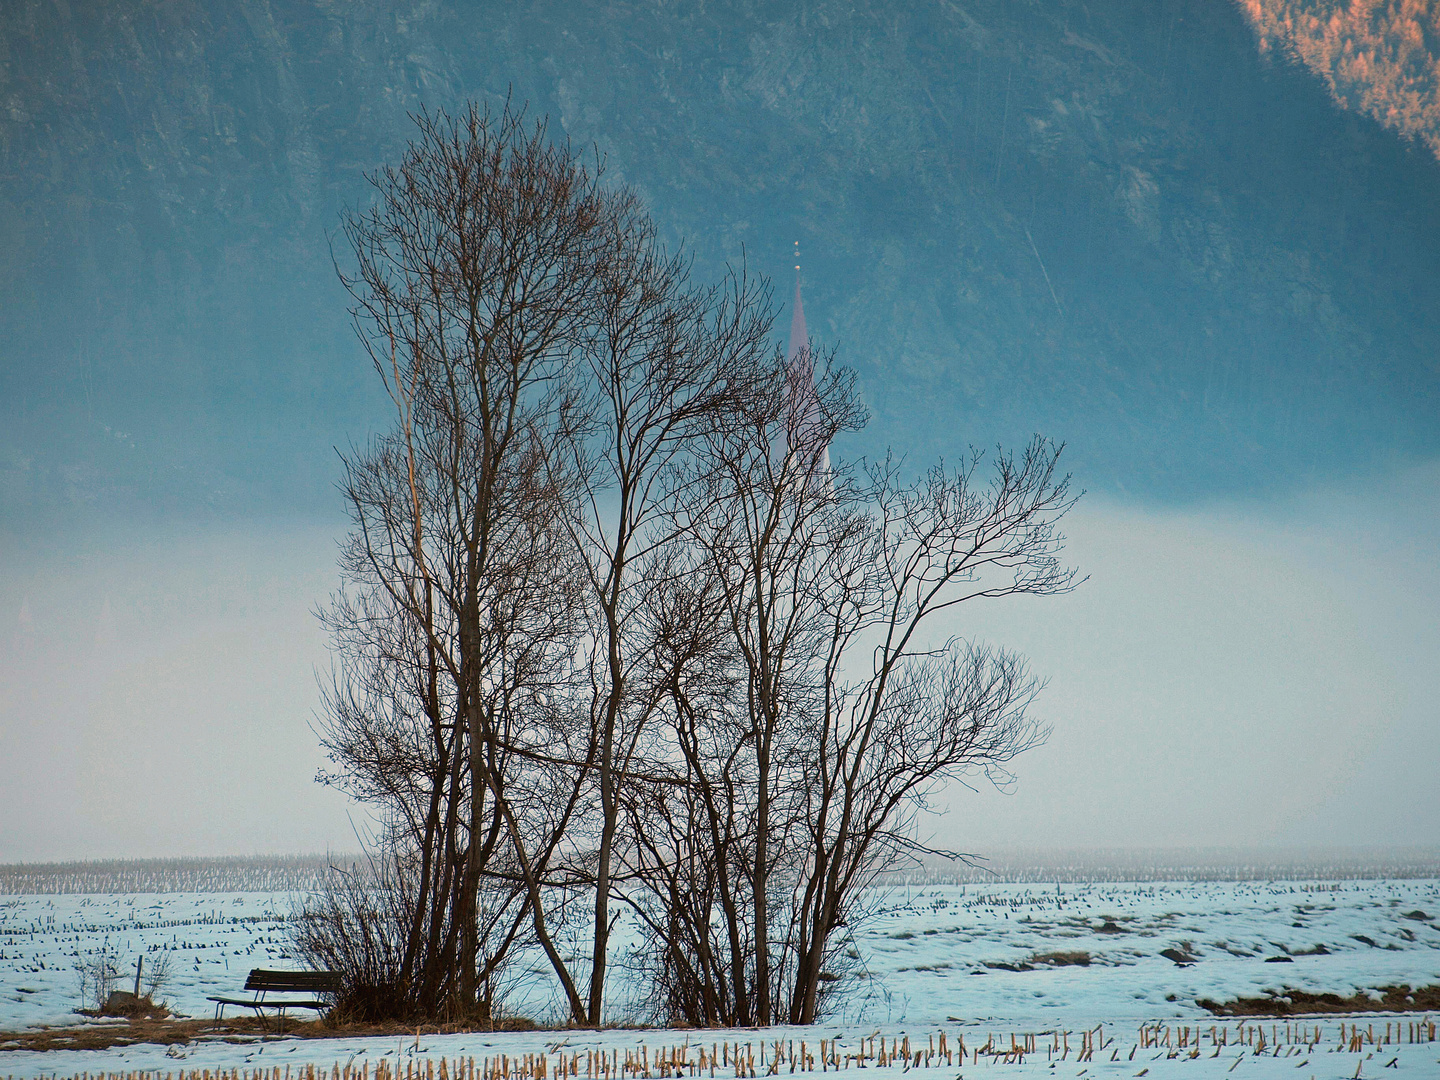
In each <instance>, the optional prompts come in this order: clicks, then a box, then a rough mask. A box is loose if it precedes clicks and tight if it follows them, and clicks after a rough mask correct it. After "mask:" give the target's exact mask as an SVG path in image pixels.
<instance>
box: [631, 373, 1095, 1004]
mask: <svg viewBox="0 0 1440 1080" xmlns="http://www.w3.org/2000/svg"><path fill="white" fill-rule="evenodd" d="M787 374H788V375H790V376H791V377H789V378H785V377H784V376H785V375H787ZM820 375H821V377H820V378H819V379H818V381H814V382H811V381H810V380H808V379H805V380H800V381H799V382H798V389H797V380H795V379H794V378H793V372H792V373H783V372H780V371H777V372H775V377H774V379H773V380H772V383H771V390H770V392H769V393H768V394H760V395H755V396H752V397H751V399H750V402H749V407H748V410H747V413H746V422H745V423H743V424H737V425H733V426H731V427H730V428H728V429H727V430H725V431H723V432H720V433H717V436H716V437H715V438H714V439H712V440H711V442H710V444H709V446H708V449H707V454H706V455H705V456H704V458H703V459H701V460H698V461H697V462H696V463H695V464H694V466H693V467H694V468H695V470H696V473H695V475H694V476H693V477H692V478H691V479H690V480H689V481H688V482H687V483H686V485H685V486H684V487H683V489H679V490H677V499H676V502H675V504H674V507H673V512H674V513H676V514H677V517H678V518H679V525H680V528H679V530H678V531H679V532H680V533H682V534H683V535H684V536H685V537H686V538H687V540H688V542H689V543H690V544H691V545H692V548H693V551H694V552H695V555H694V556H693V559H694V567H693V569H692V571H691V573H690V574H689V575H688V582H689V584H688V585H687V586H686V596H687V598H688V600H689V602H690V606H691V607H696V608H699V609H702V611H703V612H706V613H708V614H703V613H701V612H696V613H693V614H692V615H691V616H690V617H689V625H688V626H687V627H680V626H676V625H673V624H665V623H664V620H663V619H661V620H658V622H659V623H660V625H661V626H662V632H661V637H662V638H664V639H665V640H666V641H667V643H668V644H669V646H670V650H671V652H672V653H673V654H675V655H677V656H678V655H680V654H683V653H684V652H685V647H686V643H687V642H688V643H692V644H693V643H694V642H696V641H697V640H698V639H697V638H696V636H695V635H696V629H695V628H697V627H702V626H705V627H714V628H717V629H723V638H724V639H725V640H724V641H723V642H722V641H720V640H719V639H715V640H713V641H712V642H711V643H710V644H707V645H706V647H705V649H704V650H700V651H701V652H703V653H704V654H705V659H704V660H703V661H700V662H699V663H698V664H697V663H696V662H695V661H687V662H683V663H681V662H677V663H675V664H674V665H673V670H672V673H671V676H670V687H671V694H672V703H673V710H672V713H671V716H672V723H673V731H674V738H675V747H676V751H677V754H678V755H679V757H680V758H681V759H683V762H684V767H683V775H684V777H685V783H684V785H683V787H682V788H679V789H676V790H674V791H672V792H671V793H670V794H668V795H666V794H664V793H662V792H659V791H657V792H656V793H655V795H654V796H653V798H652V802H651V806H650V807H649V808H648V809H647V812H646V815H645V816H646V820H647V822H649V823H650V824H649V828H650V831H651V840H650V843H649V844H648V846H647V847H646V848H645V850H647V851H648V853H649V858H648V859H647V860H645V867H646V870H645V877H646V879H647V881H650V882H652V887H651V892H652V896H653V900H652V904H651V907H652V911H651V912H650V913H647V915H646V916H645V917H646V918H647V920H648V925H649V926H650V928H651V930H652V937H653V940H654V942H655V943H656V944H657V945H660V946H663V947H670V946H671V945H672V940H671V939H672V938H674V937H675V936H676V935H680V936H683V937H684V939H685V947H684V948H683V949H675V948H671V950H670V951H671V953H672V959H671V960H670V961H668V962H667V963H665V964H659V963H657V964H656V965H655V966H656V968H657V969H661V970H663V971H664V972H665V977H666V978H668V979H669V981H670V987H669V989H667V991H666V995H668V997H667V1000H668V1003H669V1006H670V1007H672V1008H678V1009H679V1010H680V1013H681V1014H682V1015H683V1018H685V1019H687V1020H690V1021H692V1022H697V1023H699V1022H715V1020H719V1021H720V1022H726V1023H758V1024H769V1023H775V1022H789V1023H811V1022H813V1021H814V1020H815V1019H816V1017H817V1014H818V1009H819V1007H820V1003H821V1001H822V995H823V993H824V990H825V987H826V985H827V982H828V981H829V977H830V976H831V975H832V974H833V973H832V972H831V971H830V970H829V966H830V962H831V961H833V959H834V956H835V952H836V945H837V942H836V939H835V933H836V931H837V929H838V928H841V927H844V926H846V925H847V923H848V922H850V921H851V920H852V919H853V918H854V917H855V916H856V915H857V913H858V908H857V905H858V904H859V903H860V902H861V898H862V896H863V891H864V887H865V886H866V885H868V884H870V883H871V882H872V881H873V879H874V877H875V875H876V874H877V873H878V872H880V871H881V870H883V869H886V868H889V867H891V866H893V865H894V864H895V861H896V859H897V858H903V857H904V855H905V853H906V852H913V851H915V850H917V849H918V848H919V845H918V842H917V840H916V838H915V836H914V833H913V826H914V822H915V815H916V813H917V812H918V811H919V810H920V809H922V808H923V807H924V805H925V800H926V797H927V796H928V795H929V794H930V793H931V792H932V791H933V790H934V789H935V787H936V786H937V785H938V784H940V783H941V782H942V781H944V780H947V779H953V778H958V777H963V776H965V775H967V774H969V773H972V772H974V771H976V770H981V771H988V772H989V773H990V774H991V775H992V776H993V777H996V778H999V777H1000V776H1001V775H1002V770H1003V768H1004V766H1005V764H1006V763H1007V762H1008V761H1010V760H1011V759H1012V758H1013V757H1014V756H1015V755H1016V754H1019V753H1021V752H1023V751H1024V750H1025V749H1027V748H1028V747H1030V746H1033V745H1034V744H1035V743H1036V742H1037V741H1038V740H1039V739H1040V738H1042V737H1043V730H1042V729H1041V727H1040V726H1039V725H1038V724H1037V723H1035V722H1034V721H1033V720H1032V719H1031V718H1030V717H1029V714H1028V711H1027V710H1028V707H1029V706H1030V704H1031V702H1032V700H1033V698H1034V694H1035V691H1036V683H1035V681H1034V680H1033V679H1032V678H1031V677H1030V676H1029V675H1028V674H1027V673H1026V670H1025V666H1024V664H1023V662H1022V661H1021V660H1020V659H1019V658H1017V657H1015V656H1013V655H1011V654H1008V653H1005V652H1002V651H997V650H993V649H991V648H989V647H987V646H984V645H979V644H969V643H965V642H962V641H958V640H955V639H945V640H941V641H939V642H936V641H934V640H933V638H932V637H931V636H928V635H927V634H926V632H925V631H926V628H927V626H928V625H929V624H931V623H933V622H934V620H935V617H936V616H937V615H939V614H940V613H942V612H945V611H948V610H950V609H953V608H955V607H956V606H957V605H959V604H962V603H965V602H967V601H970V600H974V599H979V598H983V597H991V598H993V597H1000V596H1006V595H1013V594H1017V593H1033V594H1053V593H1057V592H1063V591H1065V590H1067V589H1068V588H1070V587H1071V586H1072V585H1073V582H1074V574H1073V572H1072V571H1070V570H1067V569H1065V568H1063V567H1062V566H1061V565H1060V564H1059V562H1058V559H1057V552H1058V548H1059V544H1060V541H1061V537H1060V536H1059V534H1058V532H1057V530H1056V524H1057V522H1058V521H1059V519H1060V518H1061V517H1062V516H1063V515H1064V513H1065V512H1066V511H1067V510H1068V509H1069V507H1070V506H1071V505H1072V503H1073V499H1072V498H1071V496H1070V495H1069V494H1068V480H1067V479H1065V478H1061V477H1058V476H1057V475H1056V472H1055V468H1056V462H1057V459H1058V455H1059V450H1058V448H1055V447H1052V446H1049V445H1048V444H1045V443H1043V442H1041V441H1039V440H1037V441H1036V442H1035V443H1033V444H1032V445H1031V446H1030V447H1028V448H1027V450H1026V451H1025V453H1024V454H1023V455H1022V457H1021V458H1019V459H1018V460H1017V459H1016V458H1014V457H1012V456H1009V455H1005V454H1000V455H999V456H998V457H997V459H996V461H995V465H994V468H995V475H994V479H993V480H992V482H991V483H990V484H989V485H988V486H985V485H981V484H979V483H977V481H976V473H977V470H978V468H979V466H980V464H981V458H980V456H979V455H975V456H973V457H972V458H971V460H970V461H969V463H968V465H967V467H966V468H964V469H962V470H959V471H948V472H947V471H946V470H944V469H942V468H938V467H937V468H936V469H933V470H931V471H930V472H929V473H928V474H927V475H926V476H925V477H923V478H922V479H921V480H919V481H916V482H914V483H908V484H906V483H902V482H901V481H900V479H899V474H898V470H897V469H896V468H895V467H893V466H892V465H891V464H889V463H887V464H884V465H882V466H878V467H871V468H868V469H866V470H864V471H862V472H861V473H859V474H858V475H857V474H855V473H854V472H853V471H852V470H849V469H846V468H840V469H836V470H833V471H826V470H823V469H822V468H820V466H819V462H820V461H821V460H823V458H822V455H821V454H820V453H819V447H822V446H824V445H826V444H828V442H829V441H830V440H831V439H832V438H833V437H834V436H835V434H837V433H838V432H840V431H843V430H845V429H847V428H853V427H855V426H858V424H860V423H862V422H863V416H862V414H861V412H860V410H859V407H858V404H857V403H856V401H855V399H854V395H853V389H852V385H851V381H850V379H849V377H848V376H847V375H846V374H845V373H843V372H834V371H832V370H831V369H830V366H829V365H828V364H822V365H821V373H820ZM797 393H799V394H808V395H812V399H811V400H809V401H804V402H797V401H796V395H797ZM797 418H798V420H797ZM702 582H703V584H702ZM666 602H667V604H668V605H669V606H670V607H671V608H675V609H686V608H685V606H684V605H683V604H682V603H681V602H680V601H679V600H677V599H676V598H675V597H673V596H672V597H669V598H667V601H666ZM686 610H688V609H686ZM657 655H660V656H663V655H666V651H665V650H664V649H659V650H657ZM722 656H723V660H722V659H721V657H722ZM727 666H728V667H729V668H730V669H732V670H736V671H738V672H739V678H738V683H739V685H740V686H741V687H743V691H742V692H740V693H733V692H732V693H731V694H730V695H729V696H728V697H725V698H720V697H717V695H716V694H715V692H714V691H713V690H712V689H707V687H706V682H705V678H704V669H705V668H707V667H708V668H710V669H712V670H715V669H724V668H725V667H727ZM697 691H698V692H697ZM640 831H643V828H642V829H640ZM661 837H663V839H661ZM687 891H689V892H690V893H691V894H692V895H691V896H689V897H687V896H686V892H687ZM695 896H698V897H700V898H702V904H701V905H699V906H698V910H696V908H697V905H696V904H695V901H694V899H693V897H695ZM711 898H713V902H714V904H715V907H716V908H717V909H718V910H713V912H712V911H711V910H705V908H704V905H703V901H706V900H709V899H711ZM677 905H678V906H677ZM687 905H688V908H687ZM691 910H694V914H693V916H692V915H691ZM719 927H723V928H724V929H725V933H724V934H723V935H721V934H716V933H715V929H716V928H719ZM717 957H718V958H720V959H715V958H717ZM676 965H685V966H684V967H683V969H677V967H676Z"/></svg>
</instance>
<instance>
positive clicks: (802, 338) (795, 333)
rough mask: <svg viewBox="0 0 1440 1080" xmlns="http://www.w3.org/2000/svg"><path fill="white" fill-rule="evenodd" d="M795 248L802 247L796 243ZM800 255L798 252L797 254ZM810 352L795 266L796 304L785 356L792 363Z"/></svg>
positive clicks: (797, 267)
mask: <svg viewBox="0 0 1440 1080" xmlns="http://www.w3.org/2000/svg"><path fill="white" fill-rule="evenodd" d="M795 246H796V247H797V248H798V247H799V246H800V244H799V241H798V240H797V241H796V244H795ZM797 255H798V252H797ZM802 352H803V353H806V354H807V355H808V354H809V352H810V335H809V334H808V333H807V332H806V330H805V303H804V301H803V300H801V298H800V266H799V264H798V263H797V264H796V266H795V304H794V307H793V310H792V311H791V313H790V348H789V349H787V350H786V353H785V356H786V359H788V360H789V361H790V363H792V364H793V363H794V362H795V361H796V360H797V359H799V357H800V354H801V353H802Z"/></svg>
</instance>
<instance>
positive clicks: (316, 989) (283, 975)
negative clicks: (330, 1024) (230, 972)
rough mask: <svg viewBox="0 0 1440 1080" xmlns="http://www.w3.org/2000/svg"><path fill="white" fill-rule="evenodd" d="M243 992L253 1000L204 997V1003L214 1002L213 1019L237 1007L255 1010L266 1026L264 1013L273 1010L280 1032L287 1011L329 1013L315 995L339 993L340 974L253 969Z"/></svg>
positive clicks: (326, 1006) (329, 1004)
mask: <svg viewBox="0 0 1440 1080" xmlns="http://www.w3.org/2000/svg"><path fill="white" fill-rule="evenodd" d="M245 989H246V990H249V991H250V992H251V994H252V995H253V996H251V997H249V998H241V997H207V998H206V999H205V1000H206V1001H213V1002H215V1003H216V1004H215V1019H216V1020H219V1019H221V1018H222V1017H223V1016H224V1015H225V1006H226V1005H239V1006H240V1007H241V1008H245V1009H254V1010H255V1013H256V1015H258V1016H259V1017H260V1022H261V1023H262V1024H263V1023H264V1022H265V1010H266V1009H274V1010H275V1016H276V1019H277V1020H278V1021H279V1023H280V1026H281V1028H283V1027H284V1026H285V1010H286V1009H328V1008H330V1006H331V1004H333V1002H331V1001H328V1000H324V999H322V998H320V997H319V996H318V995H321V994H328V995H331V996H332V997H333V995H335V994H337V993H339V991H340V973H339V972H337V971H267V970H266V969H265V968H255V969H254V970H252V971H251V972H250V976H249V977H248V978H247V979H246V980H245ZM271 993H279V994H311V995H317V996H314V997H310V998H303V999H302V998H272V997H267V996H266V995H267V994H271Z"/></svg>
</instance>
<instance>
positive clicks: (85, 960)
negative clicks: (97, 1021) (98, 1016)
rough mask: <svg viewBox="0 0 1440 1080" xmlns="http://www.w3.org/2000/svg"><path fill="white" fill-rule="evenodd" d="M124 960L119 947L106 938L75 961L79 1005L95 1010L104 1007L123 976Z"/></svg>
mask: <svg viewBox="0 0 1440 1080" xmlns="http://www.w3.org/2000/svg"><path fill="white" fill-rule="evenodd" d="M123 968H124V959H123V957H122V956H121V954H120V947H119V946H118V945H113V944H111V942H110V939H109V938H108V937H107V938H106V939H105V940H104V941H102V942H101V943H100V947H99V948H98V949H96V950H94V951H93V952H91V953H89V954H87V955H86V956H83V957H81V958H80V959H79V960H77V961H75V972H76V974H77V975H78V976H79V981H80V1004H81V1007H82V1008H85V1007H88V1008H91V1009H94V1010H96V1011H97V1012H98V1011H99V1010H100V1009H103V1008H104V1007H105V1002H106V1001H107V1000H109V998H110V995H111V994H112V993H113V992H114V991H115V989H116V987H117V986H118V985H119V983H120V977H121V975H122V974H123Z"/></svg>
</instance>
